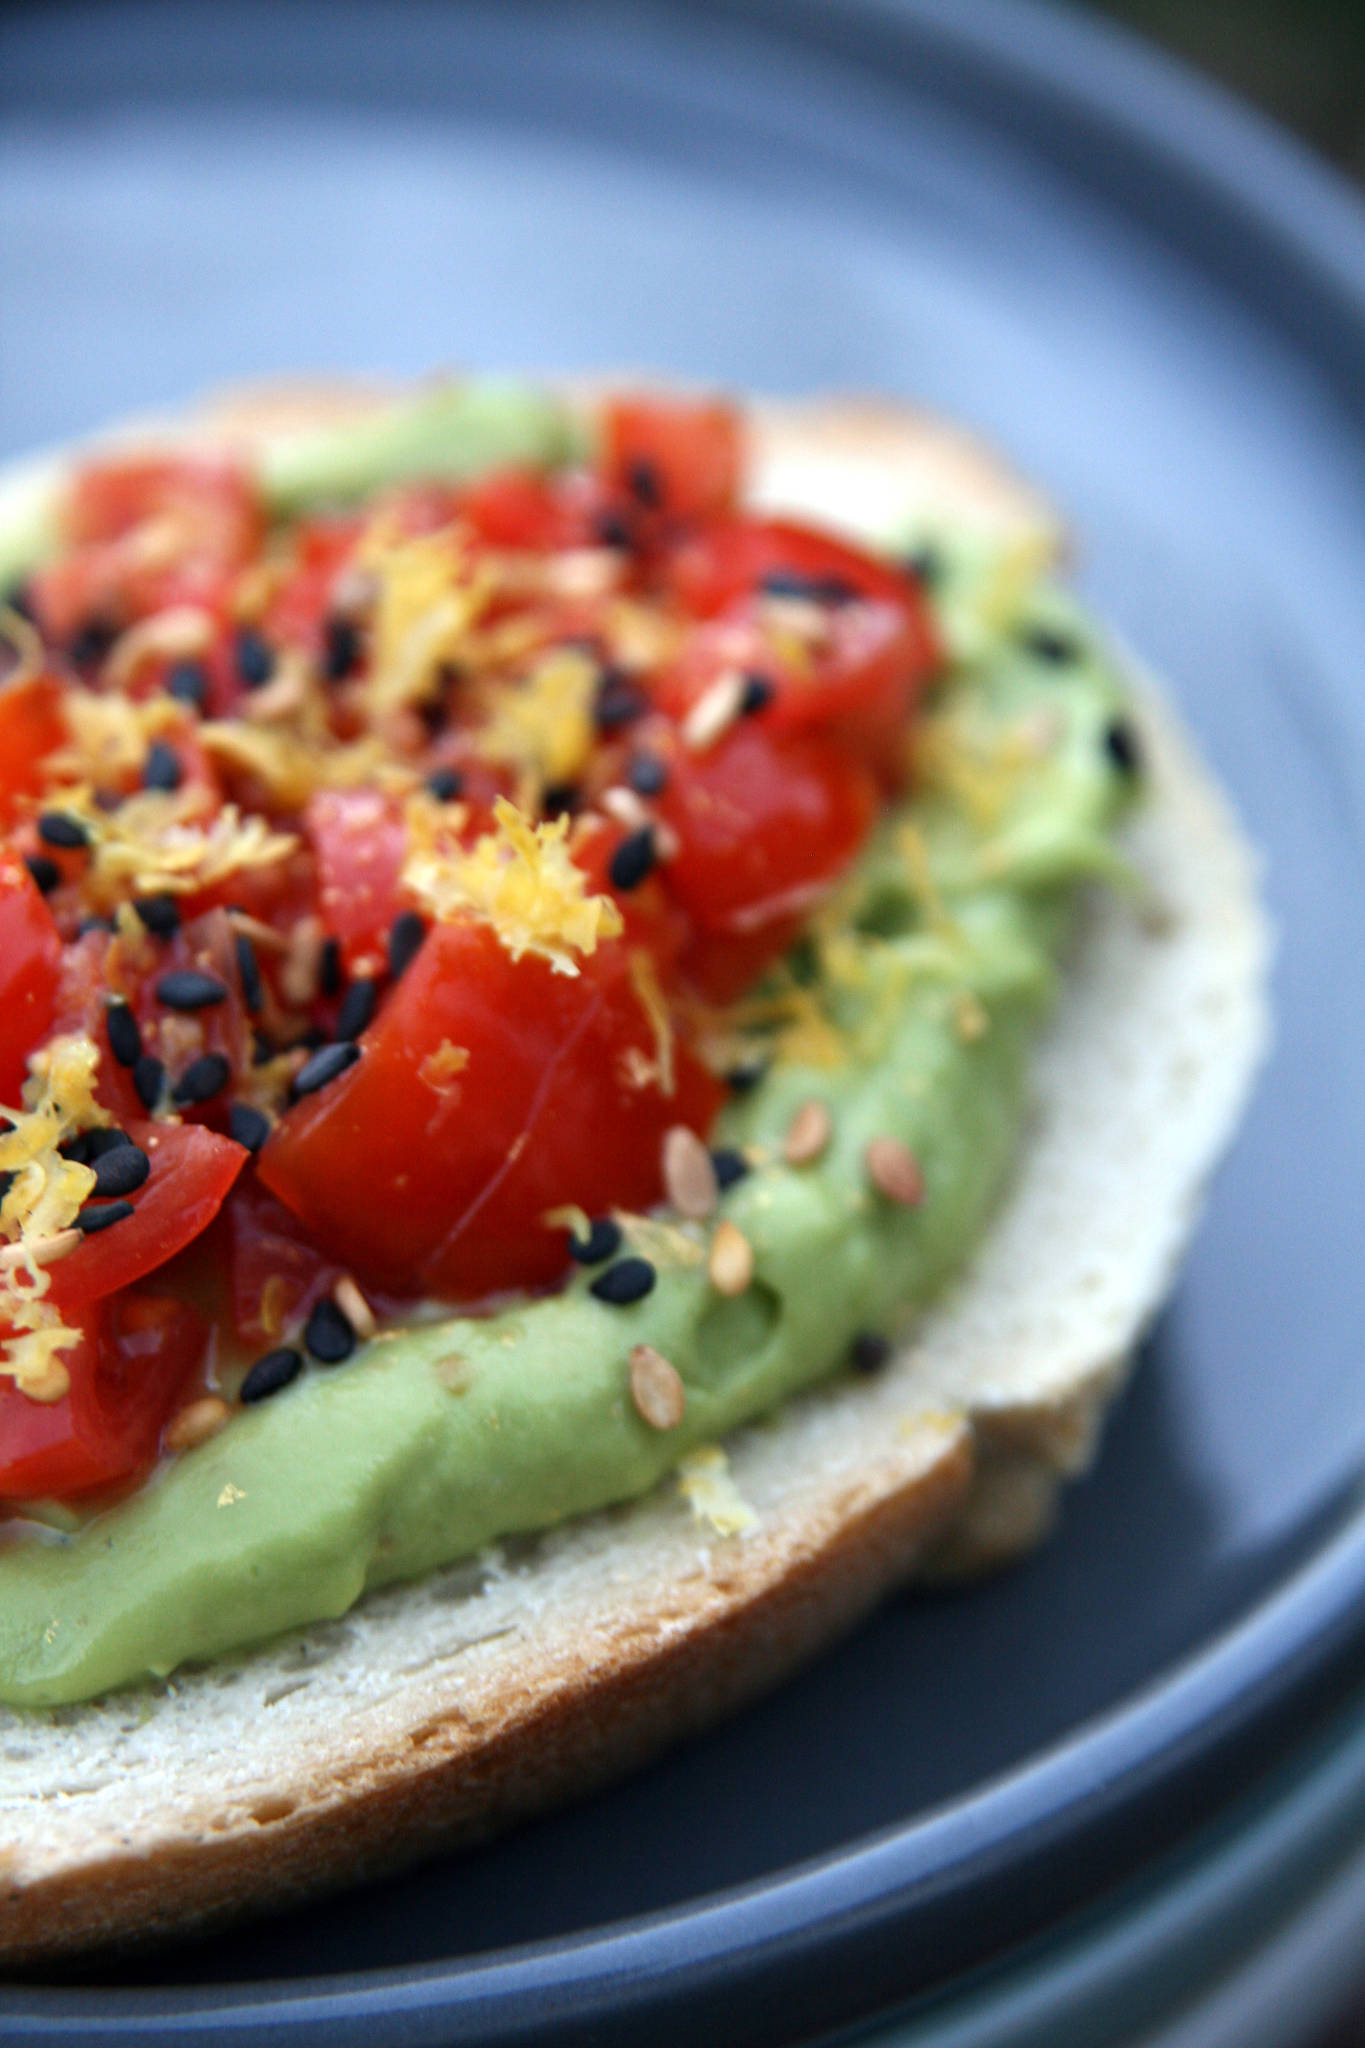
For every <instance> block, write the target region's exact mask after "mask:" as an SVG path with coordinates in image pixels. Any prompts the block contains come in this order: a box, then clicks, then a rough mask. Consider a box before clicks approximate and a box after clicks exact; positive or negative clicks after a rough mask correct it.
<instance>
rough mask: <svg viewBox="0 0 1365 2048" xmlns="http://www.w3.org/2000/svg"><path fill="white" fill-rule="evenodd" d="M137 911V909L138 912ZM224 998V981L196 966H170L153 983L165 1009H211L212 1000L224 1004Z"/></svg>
mask: <svg viewBox="0 0 1365 2048" xmlns="http://www.w3.org/2000/svg"><path fill="white" fill-rule="evenodd" d="M141 914H142V913H141V912H140V911H139V912H138V915H139V916H141ZM227 997H228V987H227V983H226V982H225V981H220V980H219V979H218V976H217V975H216V974H205V973H204V972H203V971H202V970H201V969H200V968H198V967H173V968H172V969H171V971H170V973H169V974H163V975H162V977H161V979H160V981H158V983H157V985H156V999H157V1001H158V1002H159V1003H164V1004H165V1005H166V1008H167V1009H168V1010H211V1009H212V1008H213V1007H214V1005H215V1004H216V1003H225V1002H226V1001H227Z"/></svg>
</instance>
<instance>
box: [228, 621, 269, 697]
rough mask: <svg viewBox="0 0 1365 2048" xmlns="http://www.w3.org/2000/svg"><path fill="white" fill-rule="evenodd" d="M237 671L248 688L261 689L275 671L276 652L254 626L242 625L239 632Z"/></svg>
mask: <svg viewBox="0 0 1365 2048" xmlns="http://www.w3.org/2000/svg"><path fill="white" fill-rule="evenodd" d="M237 673H238V675H239V676H240V677H241V679H242V681H243V682H244V683H245V684H246V686H247V688H248V690H259V689H260V688H261V686H262V684H263V683H268V682H269V681H270V678H271V677H272V676H273V675H274V673H275V652H274V649H273V648H272V647H271V645H270V642H269V641H268V640H267V639H266V638H265V637H264V635H263V634H261V633H258V632H257V631H256V629H255V627H254V626H242V627H241V628H239V630H238V634H237Z"/></svg>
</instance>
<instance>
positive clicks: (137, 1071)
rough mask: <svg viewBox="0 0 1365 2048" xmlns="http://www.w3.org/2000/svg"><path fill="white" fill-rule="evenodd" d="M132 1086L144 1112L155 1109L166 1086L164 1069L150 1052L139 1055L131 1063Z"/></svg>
mask: <svg viewBox="0 0 1365 2048" xmlns="http://www.w3.org/2000/svg"><path fill="white" fill-rule="evenodd" d="M133 1086H134V1088H135V1089H136V1090H137V1099H138V1101H139V1102H140V1103H141V1104H142V1107H143V1108H144V1109H145V1110H148V1111H151V1110H154V1109H155V1108H156V1107H157V1104H158V1103H159V1102H160V1100H161V1097H162V1093H163V1091H164V1089H165V1086H166V1069H165V1067H164V1066H163V1064H162V1062H161V1061H160V1060H159V1059H157V1058H156V1057H155V1055H154V1054H152V1053H150V1052H144V1053H139V1054H138V1056H137V1058H136V1060H135V1061H134V1062H133Z"/></svg>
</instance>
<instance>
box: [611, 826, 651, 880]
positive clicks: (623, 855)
mask: <svg viewBox="0 0 1365 2048" xmlns="http://www.w3.org/2000/svg"><path fill="white" fill-rule="evenodd" d="M658 858H659V849H658V847H657V846H656V845H655V843H654V827H653V826H652V825H642V826H641V827H640V829H639V831H638V832H629V833H627V835H626V837H625V838H624V839H623V840H622V841H621V844H620V845H619V846H618V847H617V849H616V851H615V852H614V853H613V855H612V857H611V859H610V861H609V862H608V863H607V875H608V877H609V879H610V881H611V885H612V887H613V889H638V888H639V886H640V884H641V882H643V881H644V879H645V876H646V875H647V874H649V873H650V871H651V869H652V868H653V867H654V866H655V865H656V863H657V861H658Z"/></svg>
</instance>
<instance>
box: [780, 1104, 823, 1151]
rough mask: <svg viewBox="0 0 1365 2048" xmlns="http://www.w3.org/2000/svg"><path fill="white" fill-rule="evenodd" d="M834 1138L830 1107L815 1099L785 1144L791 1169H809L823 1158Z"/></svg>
mask: <svg viewBox="0 0 1365 2048" xmlns="http://www.w3.org/2000/svg"><path fill="white" fill-rule="evenodd" d="M833 1135H834V1119H833V1117H832V1116H831V1115H830V1113H829V1104H828V1103H827V1102H821V1100H820V1099H819V1097H818V1096H816V1095H812V1096H810V1097H808V1098H807V1100H806V1101H805V1102H803V1103H802V1104H801V1107H800V1108H799V1109H798V1110H797V1112H796V1114H795V1116H794V1117H793V1118H792V1120H791V1122H790V1123H789V1124H788V1125H787V1135H786V1137H785V1138H784V1139H783V1140H782V1157H783V1158H784V1159H785V1160H786V1162H787V1164H788V1166H809V1165H810V1164H811V1162H812V1160H816V1159H818V1158H819V1157H820V1155H821V1153H822V1152H823V1151H824V1150H825V1147H826V1146H827V1145H828V1144H829V1141H830V1139H831V1138H832V1137H833Z"/></svg>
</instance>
